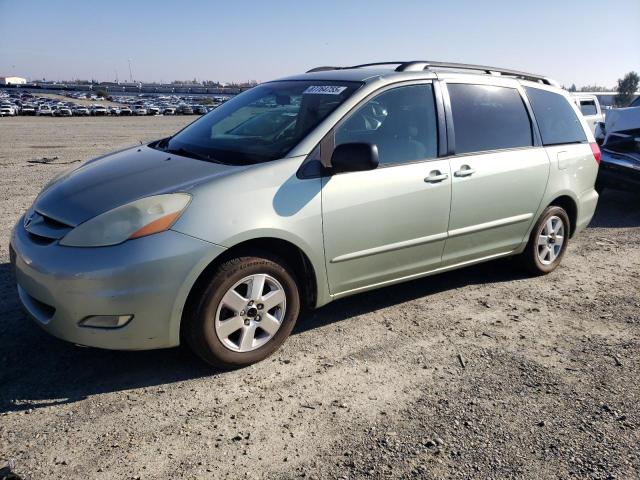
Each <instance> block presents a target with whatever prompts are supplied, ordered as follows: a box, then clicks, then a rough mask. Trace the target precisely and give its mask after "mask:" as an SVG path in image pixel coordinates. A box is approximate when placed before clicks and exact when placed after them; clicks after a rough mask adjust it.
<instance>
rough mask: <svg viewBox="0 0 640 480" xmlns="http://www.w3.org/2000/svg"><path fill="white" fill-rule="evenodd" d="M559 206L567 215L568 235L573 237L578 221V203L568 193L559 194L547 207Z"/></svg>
mask: <svg viewBox="0 0 640 480" xmlns="http://www.w3.org/2000/svg"><path fill="white" fill-rule="evenodd" d="M554 206H555V207H561V208H562V209H563V210H564V211H565V212H567V215H568V216H569V224H570V225H569V228H570V231H569V233H570V234H569V237H573V235H574V233H575V232H576V225H577V221H578V204H577V202H576V201H575V199H574V198H573V197H571V196H570V195H559V196H557V197H556V198H554V199H553V200H552V201H551V202H549V205H547V207H554Z"/></svg>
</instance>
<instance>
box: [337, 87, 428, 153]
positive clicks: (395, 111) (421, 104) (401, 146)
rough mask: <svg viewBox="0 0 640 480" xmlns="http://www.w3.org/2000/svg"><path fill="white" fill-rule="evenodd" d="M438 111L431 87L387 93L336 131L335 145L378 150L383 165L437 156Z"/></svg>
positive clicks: (359, 110) (376, 98) (367, 105)
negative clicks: (359, 145)
mask: <svg viewBox="0 0 640 480" xmlns="http://www.w3.org/2000/svg"><path fill="white" fill-rule="evenodd" d="M436 125H437V123H436V109H435V102H434V98H433V86H432V85H431V84H424V85H411V86H406V87H398V88H394V89H392V90H387V91H386V92H384V93H381V94H380V95H377V96H376V97H374V98H373V99H371V100H369V101H368V102H366V103H365V104H364V105H362V106H361V107H359V108H358V109H357V110H356V111H355V112H353V113H352V114H351V115H350V116H349V118H347V120H346V121H344V123H342V125H340V126H339V127H338V128H337V130H336V135H335V144H336V146H337V145H340V144H343V143H356V142H364V143H371V144H375V145H377V147H378V155H379V160H380V165H395V164H401V163H406V162H412V161H416V160H424V159H429V158H435V157H437V156H438V131H437V126H436Z"/></svg>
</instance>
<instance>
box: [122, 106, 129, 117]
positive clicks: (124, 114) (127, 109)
mask: <svg viewBox="0 0 640 480" xmlns="http://www.w3.org/2000/svg"><path fill="white" fill-rule="evenodd" d="M131 114H132V112H131V109H130V108H129V107H120V116H123V117H124V116H129V115H131Z"/></svg>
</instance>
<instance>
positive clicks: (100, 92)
mask: <svg viewBox="0 0 640 480" xmlns="http://www.w3.org/2000/svg"><path fill="white" fill-rule="evenodd" d="M96 96H98V97H102V98H106V96H107V91H106V90H105V89H104V88H100V89H98V90H96Z"/></svg>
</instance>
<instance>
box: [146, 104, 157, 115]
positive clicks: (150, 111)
mask: <svg viewBox="0 0 640 480" xmlns="http://www.w3.org/2000/svg"><path fill="white" fill-rule="evenodd" d="M147 114H148V115H160V108H159V107H156V106H153V105H152V106H150V107H149V108H147Z"/></svg>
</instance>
